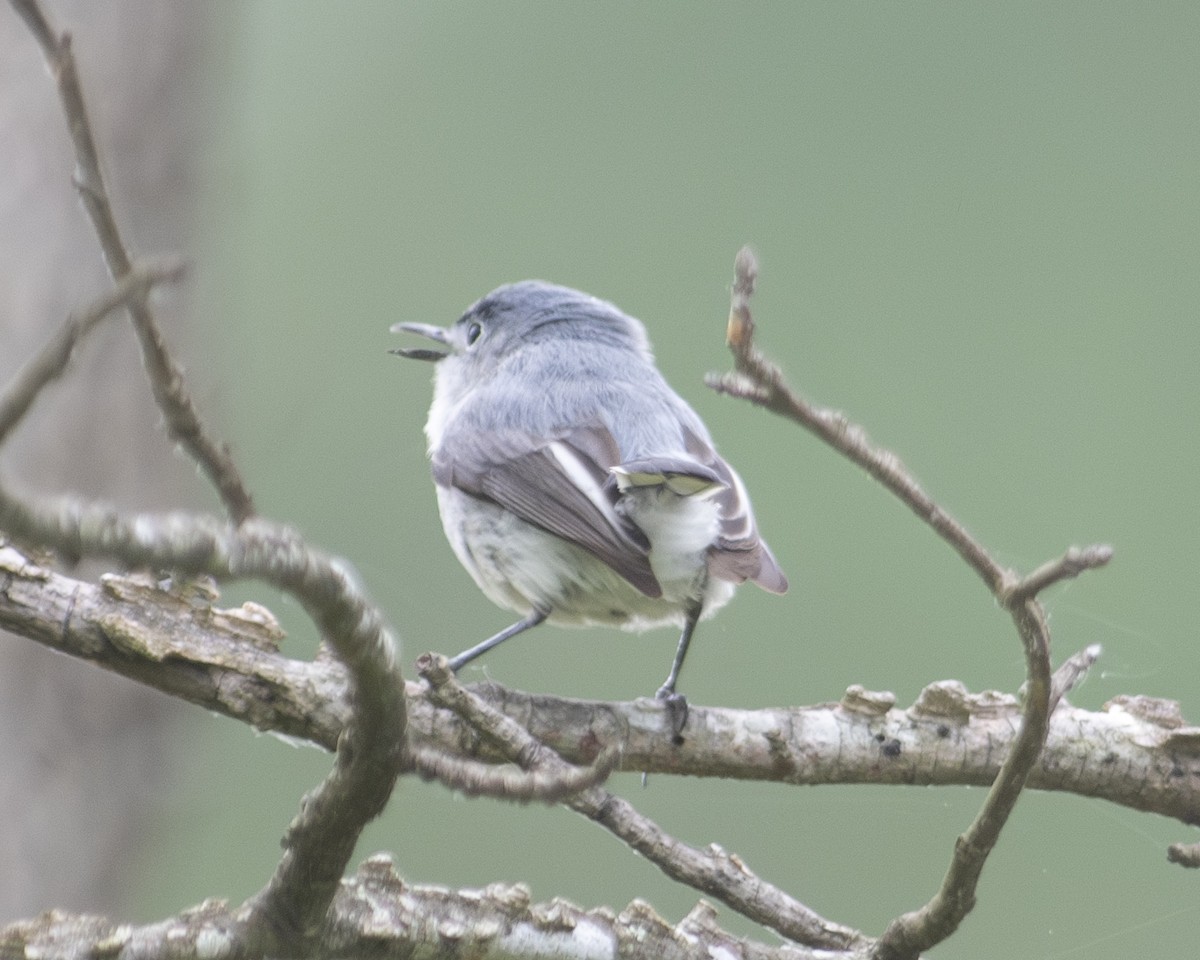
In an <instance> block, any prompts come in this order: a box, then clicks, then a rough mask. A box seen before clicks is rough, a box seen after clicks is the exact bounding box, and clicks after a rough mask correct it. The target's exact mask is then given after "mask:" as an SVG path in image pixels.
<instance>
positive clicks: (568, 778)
mask: <svg viewBox="0 0 1200 960" xmlns="http://www.w3.org/2000/svg"><path fill="white" fill-rule="evenodd" d="M409 754H410V762H411V764H412V767H413V769H414V770H415V771H416V772H417V774H418V775H419V776H420V777H422V778H423V779H425V780H437V781H438V782H439V783H441V784H443V785H445V786H447V787H449V788H450V789H451V790H458V791H459V792H461V793H465V794H466V795H467V796H469V797H494V798H496V799H499V800H509V801H512V802H515V803H533V802H537V803H560V802H562V801H563V800H566V799H567V798H568V797H573V796H575V794H577V793H581V792H582V791H584V790H586V789H588V788H589V787H595V786H598V785H599V784H601V783H603V782H604V781H605V780H607V779H608V777H609V775H610V774H611V773H612V772H613V770H615V769H616V768H617V765H618V764H619V763H620V761H621V752H620V751H619V750H617V749H616V748H615V747H610V748H609V749H607V750H605V751H604V752H603V753H601V754H600V755H599V756H598V757H596V762H595V763H593V764H592V765H591V766H587V767H575V766H569V765H568V766H567V767H566V768H564V769H563V770H561V771H556V772H554V773H551V772H549V771H546V770H522V769H520V768H519V767H514V766H508V765H505V766H500V767H497V766H494V765H489V764H486V763H480V762H477V761H474V760H467V759H465V758H463V757H457V756H455V755H454V754H452V753H448V752H447V751H446V750H445V748H443V747H440V746H439V747H430V746H425V745H423V744H413V745H411V746H410V747H409Z"/></svg>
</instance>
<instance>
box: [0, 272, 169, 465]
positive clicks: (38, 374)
mask: <svg viewBox="0 0 1200 960" xmlns="http://www.w3.org/2000/svg"><path fill="white" fill-rule="evenodd" d="M183 270H184V263H183V261H182V260H179V259H177V258H172V259H168V260H163V261H159V262H145V263H135V264H133V266H132V267H131V268H130V270H129V272H128V273H126V274H125V275H124V276H123V277H121V279H120V280H118V281H117V284H116V286H115V287H113V289H112V290H110V291H109V292H108V293H106V294H104V295H103V296H101V297H100V298H99V299H98V300H96V301H95V303H93V304H92V305H91V306H89V307H88V308H87V309H86V310H84V311H83V312H82V313H79V314H74V315H72V316H70V317H68V318H67V321H66V323H64V324H63V325H62V327H60V328H59V330H58V333H56V334H55V335H54V337H53V338H52V339H51V340H50V341H49V342H48V343H47V344H46V345H45V346H44V347H42V350H41V352H40V353H38V354H37V356H35V357H33V358H31V359H30V360H29V361H28V362H27V363H26V364H25V365H24V366H23V367H22V368H21V369H20V370H18V371H17V373H16V374H15V375H14V376H13V378H12V380H10V381H9V383H8V384H7V386H5V388H4V392H3V393H2V394H0V443H3V442H4V440H5V439H6V438H7V437H8V434H9V431H11V430H12V428H13V427H15V426H16V425H17V422H18V421H19V420H20V419H21V418H22V417H23V416H25V414H26V412H27V411H28V410H29V408H30V406H32V404H33V402H34V400H36V399H37V396H38V394H39V393H41V391H42V388H43V387H45V386H46V384H48V383H50V382H51V381H52V380H54V379H56V378H58V377H60V376H62V373H63V371H64V370H66V368H67V364H68V363H69V362H70V359H71V354H72V352H73V351H74V350H75V346H76V345H77V344H78V343H79V341H80V340H82V339H83V337H84V336H85V335H86V334H87V332H88V331H89V330H91V328H92V327H94V326H95V325H96V324H97V323H99V322H100V321H101V320H103V319H104V318H105V317H107V316H108V315H109V314H111V313H112V312H113V311H114V310H116V309H118V308H119V307H128V306H129V305H130V304H132V303H135V302H140V301H142V300H144V299H145V297H146V295H147V294H148V293H149V292H150V289H151V287H153V286H155V285H156V284H159V283H164V282H169V281H170V282H173V281H175V280H178V279H179V277H180V276H182V274H183Z"/></svg>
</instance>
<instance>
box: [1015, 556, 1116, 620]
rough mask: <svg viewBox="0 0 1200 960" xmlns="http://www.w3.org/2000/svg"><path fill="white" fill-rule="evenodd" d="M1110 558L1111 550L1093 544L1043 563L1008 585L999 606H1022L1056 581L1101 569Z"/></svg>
mask: <svg viewBox="0 0 1200 960" xmlns="http://www.w3.org/2000/svg"><path fill="white" fill-rule="evenodd" d="M1112 556H1113V550H1112V547H1110V546H1108V545H1107V544H1095V545H1093V546H1090V547H1084V548H1082V549H1080V548H1079V547H1071V548H1070V549H1069V550H1067V552H1066V553H1064V554H1063V555H1062V556H1061V557H1059V558H1058V559H1057V560H1050V561H1047V562H1046V563H1043V564H1042V565H1041V566H1040V567H1038V568H1037V569H1036V570H1034V571H1033V573H1029V574H1026V575H1025V576H1024V577H1022V578H1021V579H1020V580H1019V581H1017V582H1016V583H1013V584H1011V585H1010V586H1009V587H1008V588H1007V589H1005V590H1004V591H1003V593H1002V595H1001V596H1000V602H1001V603H1002V604H1003V605H1004V606H1005V607H1013V606H1015V605H1016V604H1020V603H1024V602H1025V601H1026V600H1029V599H1031V598H1032V597H1036V596H1037V595H1038V594H1040V593H1041V592H1042V591H1043V590H1045V589H1046V588H1047V587H1052V586H1053V585H1054V584H1056V583H1058V582H1059V581H1060V580H1070V579H1071V578H1073V577H1077V576H1079V575H1080V574H1081V573H1083V572H1084V571H1085V570H1095V569H1096V568H1097V567H1103V566H1104V565H1105V564H1107V563H1108V562H1109V561H1110V560H1111V559H1112Z"/></svg>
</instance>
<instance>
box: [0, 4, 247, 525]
mask: <svg viewBox="0 0 1200 960" xmlns="http://www.w3.org/2000/svg"><path fill="white" fill-rule="evenodd" d="M11 3H12V5H13V7H14V9H15V10H16V11H17V13H18V14H19V15H20V16H21V18H22V19H23V20H24V21H25V23H26V24H27V25H28V27H29V30H30V32H31V33H32V34H33V36H34V38H35V39H36V40H37V42H38V45H39V46H40V47H41V48H42V54H43V56H44V57H45V59H46V65H47V67H48V68H49V70H50V73H51V75H52V76H53V77H54V79H55V81H56V84H57V86H58V93H59V97H60V99H61V100H62V105H63V113H64V114H65V116H66V121H67V130H68V132H69V133H70V136H71V142H72V144H73V145H74V148H75V162H76V168H75V188H76V190H77V191H78V192H79V197H80V199H81V200H82V202H83V206H84V209H86V210H87V212H88V216H89V218H90V219H91V221H92V226H93V227H94V229H95V231H96V236H97V238H98V239H99V241H100V248H101V250H102V251H103V253H104V260H105V263H106V264H107V265H108V270H109V273H110V274H111V275H112V277H113V279H114V280H115V281H118V282H119V281H120V280H121V279H122V278H124V277H125V275H126V274H128V273H129V272H130V270H131V269H132V268H133V263H132V260H131V259H130V256H129V253H128V250H127V248H126V246H125V242H124V240H122V238H121V232H120V229H119V228H118V226H117V221H116V216H115V215H114V213H113V209H112V204H111V203H110V202H109V198H108V191H107V189H106V188H105V185H104V177H103V174H102V172H101V165H100V158H99V154H98V152H97V150H96V142H95V139H94V137H93V136H92V127H91V121H90V120H89V119H88V112H87V107H86V105H85V103H84V98H83V90H82V88H81V87H80V84H79V76H78V72H77V68H76V65H75V57H74V54H73V53H72V52H71V38H70V36H69V35H68V34H66V33H59V32H58V31H57V30H55V29H54V27H53V26H52V25H51V23H50V21H49V19H48V18H47V17H46V15H45V13H44V12H43V10H42V9H41V6H40V5H39V4H38V2H37V0H11ZM126 306H127V307H128V310H129V316H130V319H131V320H132V321H133V328H134V330H135V331H136V333H137V336H138V340H139V341H140V343H141V347H142V359H143V362H144V363H145V367H146V373H147V376H148V377H149V380H150V387H151V391H152V392H153V394H154V399H155V402H156V403H157V404H158V406H159V408H160V409H161V410H162V412H163V417H164V419H165V421H166V424H167V430H168V432H169V434H170V436H171V438H172V439H173V440H175V441H177V442H178V443H179V444H180V445H181V446H182V447H183V448H184V449H185V450H186V451H187V452H188V453H189V454H190V455H191V456H192V457H193V458H194V459H195V460H196V462H197V463H199V465H200V467H201V469H202V470H203V471H204V473H205V474H206V475H207V476H208V478H209V480H210V481H211V482H212V483H213V485H214V486H215V487H216V488H217V492H218V493H219V495H220V497H221V501H222V502H223V503H224V504H225V508H226V510H228V512H229V515H230V516H231V517H232V518H233V519H234V520H235V521H236V522H239V523H240V522H241V521H243V520H245V519H246V518H248V517H250V516H252V515H253V513H254V504H253V501H252V500H251V497H250V494H249V492H248V491H247V489H246V487H245V484H244V483H243V482H242V478H241V475H240V473H239V471H238V469H237V465H236V464H235V463H234V462H233V459H232V457H231V456H230V455H229V451H228V449H227V448H226V447H225V446H224V445H223V444H221V443H218V442H217V441H215V440H213V439H212V438H211V437H210V436H209V435H208V433H207V432H206V431H205V429H204V426H203V424H202V423H201V422H200V417H199V414H198V413H197V412H196V408H195V406H194V404H193V403H192V399H191V396H190V395H189V394H188V391H187V388H186V386H185V384H184V378H183V371H182V369H181V368H180V367H179V365H178V364H177V363H175V361H174V359H173V358H172V357H171V355H170V353H169V352H168V350H167V347H166V343H165V341H164V340H163V337H162V333H161V331H160V330H159V327H158V322H157V320H156V319H155V317H154V313H153V312H152V311H151V310H150V308H149V306H147V304H146V303H145V301H144V299H138V298H135V299H131V300H129V301H128V303H127V304H126Z"/></svg>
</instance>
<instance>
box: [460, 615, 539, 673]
mask: <svg viewBox="0 0 1200 960" xmlns="http://www.w3.org/2000/svg"><path fill="white" fill-rule="evenodd" d="M548 616H550V611H549V610H534V611H533V612H532V613H531V614H529V616H527V617H525V618H523V619H521V620H518V621H517V622H516V623H514V624H513V625H512V626H511V627H505V628H504V629H503V630H501V631H500V632H499V633H497V634H496V635H495V636H494V637H488V638H487V639H486V640H484V641H483V643H477V644H475V646H473V647H471V648H470V649H468V650H464V651H463V652H462V653H460V654H459V655H458V656H457V657H454V658H452V659H451V660H450V669H451V670H453V671H454V672H455V673H458V671H459V670H460V669H462V668H463V667H464V666H466V664H468V663H470V662H471V661H472V660H474V659H475V658H476V657H478V656H479V655H480V654H482V653H487V651H489V650H491V649H492V647H498V646H499V645H500V644H502V643H503V642H504V641H505V640H507V639H508V638H509V637H515V636H516V635H517V634H518V633H524V632H525V631H526V630H528V629H529V628H530V627H536V626H537V625H538V624H539V623H541V622H542V621H543V620H545V619H546V617H548Z"/></svg>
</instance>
